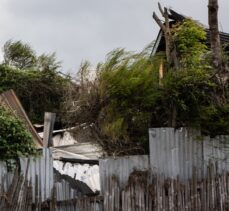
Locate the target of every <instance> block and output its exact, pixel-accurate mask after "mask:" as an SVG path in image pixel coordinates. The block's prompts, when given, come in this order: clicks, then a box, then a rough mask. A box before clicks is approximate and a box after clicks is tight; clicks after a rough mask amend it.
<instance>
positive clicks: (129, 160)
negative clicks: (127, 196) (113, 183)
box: [99, 155, 149, 194]
mask: <svg viewBox="0 0 229 211" xmlns="http://www.w3.org/2000/svg"><path fill="white" fill-rule="evenodd" d="M148 169H149V158H148V155H140V156H125V157H118V158H107V159H101V160H100V161H99V171H100V184H101V193H102V194H104V193H105V192H106V190H108V186H109V184H108V178H109V177H111V176H116V177H117V178H118V181H119V183H120V187H123V186H124V185H126V184H127V181H128V178H129V175H130V174H131V173H132V172H133V171H134V170H139V171H147V170H148Z"/></svg>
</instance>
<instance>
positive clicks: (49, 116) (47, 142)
mask: <svg viewBox="0 0 229 211" xmlns="http://www.w3.org/2000/svg"><path fill="white" fill-rule="evenodd" d="M44 118H45V120H44V134H43V146H44V147H50V146H53V141H52V132H53V128H54V123H55V119H56V114H55V113H50V112H45V117H44Z"/></svg>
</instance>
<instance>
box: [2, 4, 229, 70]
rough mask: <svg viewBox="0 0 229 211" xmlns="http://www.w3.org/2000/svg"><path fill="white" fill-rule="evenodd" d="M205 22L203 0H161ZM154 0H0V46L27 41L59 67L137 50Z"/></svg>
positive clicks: (148, 31) (149, 34)
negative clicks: (49, 55)
mask: <svg viewBox="0 0 229 211" xmlns="http://www.w3.org/2000/svg"><path fill="white" fill-rule="evenodd" d="M160 2H161V4H162V5H163V6H168V7H171V8H173V9H174V10H176V11H177V12H180V13H183V14H185V15H186V16H191V17H193V18H194V19H196V20H199V21H201V22H202V23H204V24H206V25H207V3H208V1H207V0H161V1H160ZM219 6H220V11H219V12H220V17H219V18H220V25H221V30H223V31H225V32H229V23H228V11H229V0H219ZM153 11H158V9H157V1H155V0H0V46H1V47H2V46H3V44H4V43H5V42H6V41H7V40H9V39H13V40H22V41H24V42H27V43H29V44H30V45H31V46H32V47H33V48H34V49H35V50H36V52H37V53H38V54H41V53H52V52H56V53H57V57H58V59H59V60H61V61H62V62H63V70H62V71H65V72H71V73H74V72H76V70H77V69H78V67H79V65H80V63H81V61H82V60H89V61H91V63H92V64H93V65H95V64H96V63H98V62H100V61H104V59H105V55H106V54H107V53H108V52H110V51H111V50H113V49H114V48H118V47H123V48H126V49H127V50H131V51H140V50H142V49H143V48H144V47H145V46H146V45H147V44H149V43H150V42H151V41H153V40H154V39H155V38H156V36H157V33H158V27H157V25H156V24H155V23H154V21H153V19H152V13H153Z"/></svg>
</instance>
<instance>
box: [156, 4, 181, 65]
mask: <svg viewBox="0 0 229 211" xmlns="http://www.w3.org/2000/svg"><path fill="white" fill-rule="evenodd" d="M158 7H159V10H160V12H161V15H162V16H163V17H164V19H165V22H164V23H162V21H161V20H160V19H159V18H158V16H157V15H156V13H155V12H154V13H153V19H154V20H155V21H156V23H157V24H158V25H159V26H160V28H161V30H162V32H163V34H164V36H165V53H166V60H167V63H168V65H169V66H170V67H175V68H176V69H178V68H179V63H178V59H177V53H176V46H175V43H174V40H173V36H172V33H171V29H170V23H169V14H168V9H167V8H166V7H165V8H164V9H162V7H161V5H160V3H158Z"/></svg>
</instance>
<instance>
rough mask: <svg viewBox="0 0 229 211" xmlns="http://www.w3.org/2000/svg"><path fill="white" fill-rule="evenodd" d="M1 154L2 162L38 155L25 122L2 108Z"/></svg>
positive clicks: (0, 123) (0, 114) (0, 117)
mask: <svg viewBox="0 0 229 211" xmlns="http://www.w3.org/2000/svg"><path fill="white" fill-rule="evenodd" d="M0 154H1V157H0V159H1V160H8V159H17V158H18V157H19V156H26V157H28V156H30V155H36V149H35V146H34V143H33V140H32V137H31V135H30V133H28V131H27V129H26V127H25V125H24V124H23V122H22V121H20V120H19V119H17V118H16V117H15V116H13V115H11V114H10V113H9V112H8V111H7V110H5V109H4V108H2V107H0Z"/></svg>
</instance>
